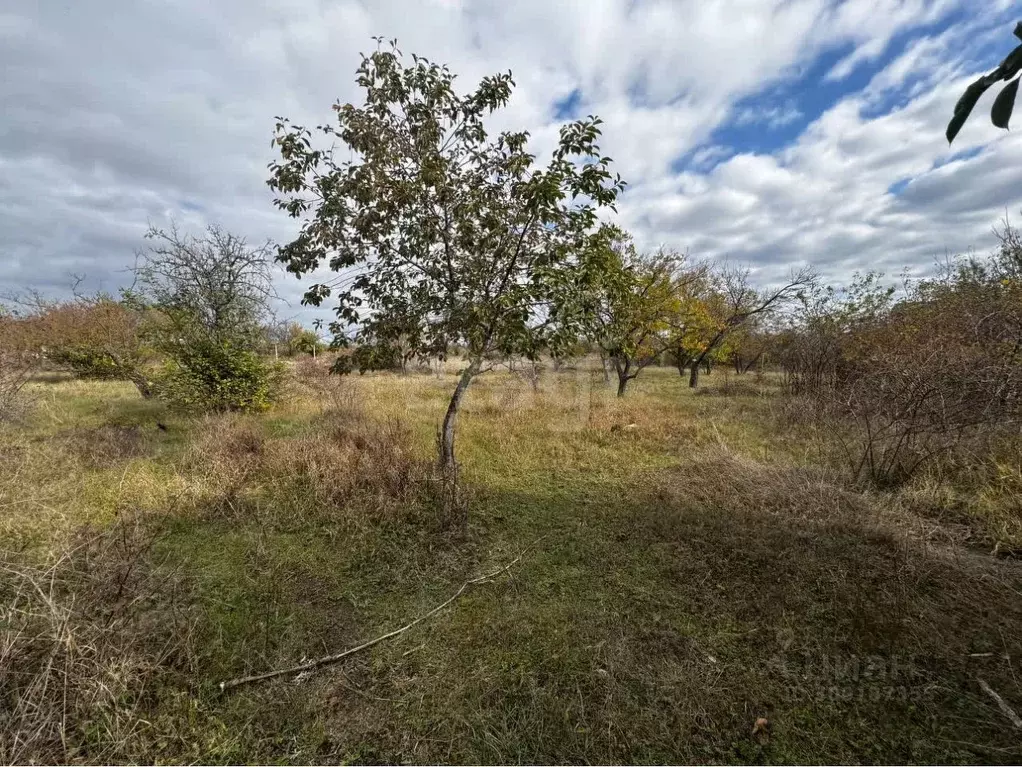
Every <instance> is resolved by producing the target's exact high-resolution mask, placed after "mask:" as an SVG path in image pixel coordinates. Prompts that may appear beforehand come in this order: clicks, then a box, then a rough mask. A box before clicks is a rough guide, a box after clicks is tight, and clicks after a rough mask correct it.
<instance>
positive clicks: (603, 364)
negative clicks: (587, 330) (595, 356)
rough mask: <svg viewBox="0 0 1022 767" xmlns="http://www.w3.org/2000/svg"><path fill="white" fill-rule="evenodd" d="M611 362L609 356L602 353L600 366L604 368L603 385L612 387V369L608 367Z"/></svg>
mask: <svg viewBox="0 0 1022 767" xmlns="http://www.w3.org/2000/svg"><path fill="white" fill-rule="evenodd" d="M608 362H609V360H608V359H607V355H606V354H604V353H603V352H602V351H601V352H600V366H601V367H602V368H603V383H605V384H606V385H608V386H609V385H610V367H609V365H608Z"/></svg>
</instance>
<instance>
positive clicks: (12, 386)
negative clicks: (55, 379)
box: [0, 352, 38, 423]
mask: <svg viewBox="0 0 1022 767" xmlns="http://www.w3.org/2000/svg"><path fill="white" fill-rule="evenodd" d="M37 367H38V363H37V361H35V360H33V359H32V358H31V357H30V356H27V355H21V354H4V353H2V352H0V423H2V422H4V421H15V420H18V419H19V418H21V417H22V416H24V414H25V412H26V410H27V408H28V406H29V404H30V399H29V397H28V396H27V395H26V392H25V385H26V384H27V383H28V382H29V379H30V378H31V377H32V373H33V372H35V370H36V369H37Z"/></svg>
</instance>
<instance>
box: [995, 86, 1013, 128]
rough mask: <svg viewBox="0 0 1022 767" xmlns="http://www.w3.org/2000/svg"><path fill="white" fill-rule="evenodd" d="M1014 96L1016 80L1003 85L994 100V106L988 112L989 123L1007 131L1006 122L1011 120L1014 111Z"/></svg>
mask: <svg viewBox="0 0 1022 767" xmlns="http://www.w3.org/2000/svg"><path fill="white" fill-rule="evenodd" d="M1016 94H1018V80H1017V79H1015V80H1012V81H1011V82H1010V83H1008V84H1007V85H1005V86H1004V89H1003V90H1002V91H1001V92H1000V93H998V94H997V98H996V99H994V105H993V107H992V108H991V110H990V121H991V122H992V123H993V124H994V125H995V126H997V127H998V128H1004V129H1005V130H1007V129H1008V121H1009V120H1011V113H1012V110H1014V109H1015V96H1016Z"/></svg>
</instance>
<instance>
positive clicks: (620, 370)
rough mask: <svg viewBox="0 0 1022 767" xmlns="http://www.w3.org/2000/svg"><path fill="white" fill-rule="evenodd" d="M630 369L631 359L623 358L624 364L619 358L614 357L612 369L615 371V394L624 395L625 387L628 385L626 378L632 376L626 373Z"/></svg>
mask: <svg viewBox="0 0 1022 767" xmlns="http://www.w3.org/2000/svg"><path fill="white" fill-rule="evenodd" d="M631 369H632V361H631V360H630V359H627V358H626V359H625V362H624V364H622V362H621V358H620V357H617V356H615V357H614V370H616V371H617V396H619V397H623V396H625V387H627V386H628V380H629V379H630V378H632V377H633V376H630V375H628V373H629V371H631Z"/></svg>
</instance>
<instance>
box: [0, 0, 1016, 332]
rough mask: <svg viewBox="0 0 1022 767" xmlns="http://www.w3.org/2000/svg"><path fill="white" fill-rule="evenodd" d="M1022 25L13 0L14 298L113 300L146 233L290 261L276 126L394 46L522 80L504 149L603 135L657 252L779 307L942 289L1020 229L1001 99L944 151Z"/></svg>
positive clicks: (451, 2)
mask: <svg viewBox="0 0 1022 767" xmlns="http://www.w3.org/2000/svg"><path fill="white" fill-rule="evenodd" d="M1020 19H1022V0H1018V1H1016V2H1011V1H1009V0H982V1H981V0H929V1H928V0H861V1H860V0H847V1H845V2H838V1H837V0H515V2H508V0H361V2H357V1H355V0H266V1H265V2H264V1H263V0H216V2H208V0H173V1H171V0H146V1H142V0H120V2H114V1H113V0H106V1H105V2H104V1H103V0H97V1H96V2H89V3H84V2H76V1H75V0H63V1H61V2H57V1H56V0H13V2H12V1H11V0H7V2H5V3H4V4H3V5H2V6H0V71H3V72H4V77H3V78H0V114H2V118H0V290H3V291H5V292H6V291H17V290H25V289H28V288H32V289H37V290H41V291H43V292H46V293H49V294H52V295H54V296H60V295H64V294H66V292H67V291H68V288H69V286H70V284H71V279H72V278H71V275H82V276H84V277H85V278H86V282H85V287H87V288H93V289H104V290H108V291H114V290H116V288H117V287H118V286H119V285H122V284H125V283H126V282H128V281H129V275H128V272H127V271H126V270H127V269H128V268H129V267H130V266H131V264H132V263H133V261H134V253H135V251H136V250H137V249H138V248H140V247H142V246H144V244H145V243H144V240H143V239H142V235H143V234H144V232H145V230H146V228H147V226H148V223H150V222H151V223H153V224H154V225H157V226H166V225H168V224H169V222H170V221H171V220H172V219H173V220H176V221H177V222H178V224H179V225H180V226H181V228H182V229H184V230H186V231H189V232H194V233H200V232H201V231H202V229H203V227H204V226H206V225H207V224H209V223H211V222H216V223H220V224H222V225H223V226H225V227H226V228H227V229H229V230H231V231H233V232H236V233H238V234H241V235H243V236H245V237H247V238H248V239H249V241H251V242H261V241H264V240H266V239H271V240H273V241H275V242H279V243H285V242H287V241H288V240H289V239H291V238H292V237H293V236H294V235H295V233H296V232H297V228H298V224H297V223H296V222H295V221H294V220H292V219H289V218H287V217H286V216H285V215H283V214H282V213H280V212H279V211H277V210H276V209H275V208H274V206H273V204H272V199H273V194H272V192H271V191H270V190H269V188H268V187H267V186H266V179H267V177H268V171H267V167H266V166H267V164H268V163H269V162H270V161H271V160H273V159H274V151H273V149H271V147H270V138H271V137H272V135H273V127H274V117H275V116H276V115H283V116H287V117H289V118H291V119H292V120H293V121H294V122H297V123H300V124H306V125H310V126H313V125H318V124H321V123H324V122H326V121H328V120H330V119H331V116H332V115H333V112H332V110H331V105H332V104H334V103H335V102H337V101H340V102H342V103H344V102H349V101H351V102H353V103H360V102H361V99H360V94H359V92H358V89H357V88H356V86H355V81H354V72H355V69H356V67H357V66H358V63H359V53H360V52H368V51H370V50H372V49H373V47H375V43H374V42H373V41H372V39H371V38H372V37H373V36H374V35H382V36H384V37H386V38H396V39H397V40H398V44H399V47H400V48H401V49H402V50H403V51H404V53H405V54H407V55H410V54H411V53H413V52H414V53H417V54H419V55H422V56H425V57H427V58H429V59H431V60H433V61H436V62H440V63H446V64H448V65H449V66H450V68H451V69H452V71H454V72H455V73H457V74H458V80H457V83H460V87H461V89H462V91H463V92H467V91H469V90H471V89H472V88H473V87H474V85H475V84H477V83H478V81H479V80H480V79H481V78H482V77H483V76H485V75H488V74H492V73H495V72H499V71H507V70H509V69H510V70H511V71H512V73H513V76H514V79H515V81H516V83H517V87H516V89H515V91H514V94H513V96H512V99H511V102H510V103H509V105H508V107H507V108H506V109H505V110H503V111H502V112H501V113H500V114H499V115H497V116H495V118H494V119H493V121H492V123H491V127H492V129H493V130H494V131H497V130H503V129H514V130H521V129H526V130H528V131H530V133H531V135H532V143H531V144H530V146H531V147H532V148H533V151H535V152H536V153H537V154H538V155H539V157H540V159H542V158H543V157H545V156H547V153H548V152H549V150H550V148H551V147H552V142H553V140H554V138H555V137H556V135H557V129H558V126H559V125H560V124H561V123H563V122H564V121H566V120H570V119H573V118H578V117H582V116H585V115H588V114H595V115H599V116H600V117H601V118H602V119H603V120H604V125H603V137H602V139H601V141H600V145H601V147H602V149H603V151H604V153H606V154H608V155H609V156H610V157H612V158H613V159H614V170H615V171H617V172H618V173H620V174H621V175H622V177H623V178H624V179H625V180H626V181H627V182H628V184H629V186H628V189H627V192H626V193H625V194H624V196H623V197H622V198H621V200H620V202H619V214H618V216H617V222H618V223H619V224H621V225H622V226H624V227H625V228H626V229H628V230H629V231H630V232H631V233H632V234H633V236H634V238H635V240H636V243H637V244H638V245H639V246H640V247H641V248H648V249H652V248H656V247H658V246H661V245H663V246H666V247H671V248H675V249H677V250H680V251H687V252H688V253H690V254H691V256H693V257H695V258H714V259H721V258H726V259H728V260H730V261H734V262H741V263H745V264H748V265H749V266H750V267H751V268H752V269H753V274H754V278H755V279H756V280H758V281H759V282H760V283H762V284H770V283H772V282H775V281H777V280H779V279H781V278H783V276H784V275H785V274H786V273H787V272H788V271H789V270H790V269H791V268H793V267H798V266H801V265H804V264H811V265H813V266H814V267H815V268H816V269H817V270H818V271H819V272H820V273H821V275H823V277H825V278H826V279H828V280H831V281H833V282H837V283H840V282H843V281H846V280H848V279H849V278H850V277H851V275H852V274H853V273H854V272H856V271H867V270H881V271H884V272H886V273H887V274H888V275H889V276H891V277H897V276H898V275H899V274H900V273H901V272H902V270H903V269H906V268H907V269H908V270H909V271H910V273H912V274H914V275H916V276H920V275H924V274H926V273H927V272H928V271H929V270H930V269H931V268H932V267H933V265H934V264H935V263H936V261H937V260H939V259H941V258H943V257H944V256H945V255H946V254H949V253H958V252H966V251H975V252H977V253H980V254H982V253H987V252H989V251H991V250H992V249H993V248H994V246H995V244H996V239H995V235H994V231H993V230H994V227H995V226H997V225H998V224H999V223H1000V222H1001V221H1002V220H1003V219H1004V218H1005V216H1006V215H1007V216H1009V217H1015V219H1013V220H1016V219H1018V220H1022V136H1020V133H1019V132H1018V131H1002V130H998V129H996V128H994V127H993V126H991V125H990V121H989V116H988V115H989V108H990V105H991V103H992V101H993V98H994V95H995V94H996V89H994V90H992V91H991V92H989V93H988V94H987V95H986V96H985V97H984V98H983V99H982V100H981V101H980V103H979V105H978V106H977V108H976V111H975V113H974V115H973V118H972V119H970V121H969V122H968V123H967V124H966V126H965V128H964V129H963V130H962V132H961V134H960V135H959V137H958V138H957V139H956V141H955V144H954V146H953V147H952V148H949V147H948V144H947V141H946V140H945V138H944V129H945V127H946V125H947V121H948V119H949V118H950V116H951V113H952V111H953V108H954V104H955V101H956V100H957V99H958V96H959V95H960V94H961V92H962V91H963V90H964V88H965V86H966V85H967V84H968V82H969V81H970V80H972V79H974V78H975V77H976V76H977V75H978V74H980V73H982V72H984V71H987V70H989V69H992V68H993V67H994V66H996V64H997V63H998V62H999V61H1000V60H1001V59H1002V58H1003V57H1004V56H1005V55H1006V54H1007V53H1008V52H1009V51H1010V50H1011V49H1012V47H1014V45H1015V44H1016V43H1018V40H1016V39H1015V38H1014V37H1013V36H1012V34H1011V31H1012V28H1013V27H1014V24H1015V22H1016V21H1018V20H1020ZM1016 119H1017V120H1018V121H1020V122H1022V115H1020V116H1019V117H1017V118H1016ZM308 284H309V279H308V278H306V279H305V280H304V281H301V282H300V281H298V280H297V279H296V278H294V277H293V276H291V275H285V274H284V273H283V272H280V275H279V278H278V280H277V289H278V292H279V293H280V294H281V296H282V298H283V299H284V300H285V301H286V302H287V303H286V305H285V306H282V307H281V308H280V309H279V311H280V313H281V315H282V316H293V317H295V318H298V319H299V320H301V321H303V322H306V323H309V322H311V321H312V320H314V319H316V318H322V319H324V320H329V319H330V315H331V313H330V311H329V309H328V308H327V307H324V308H322V309H319V310H313V309H309V308H303V307H301V306H300V304H299V302H300V297H301V294H302V292H303V291H304V290H305V288H306V287H308Z"/></svg>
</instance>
